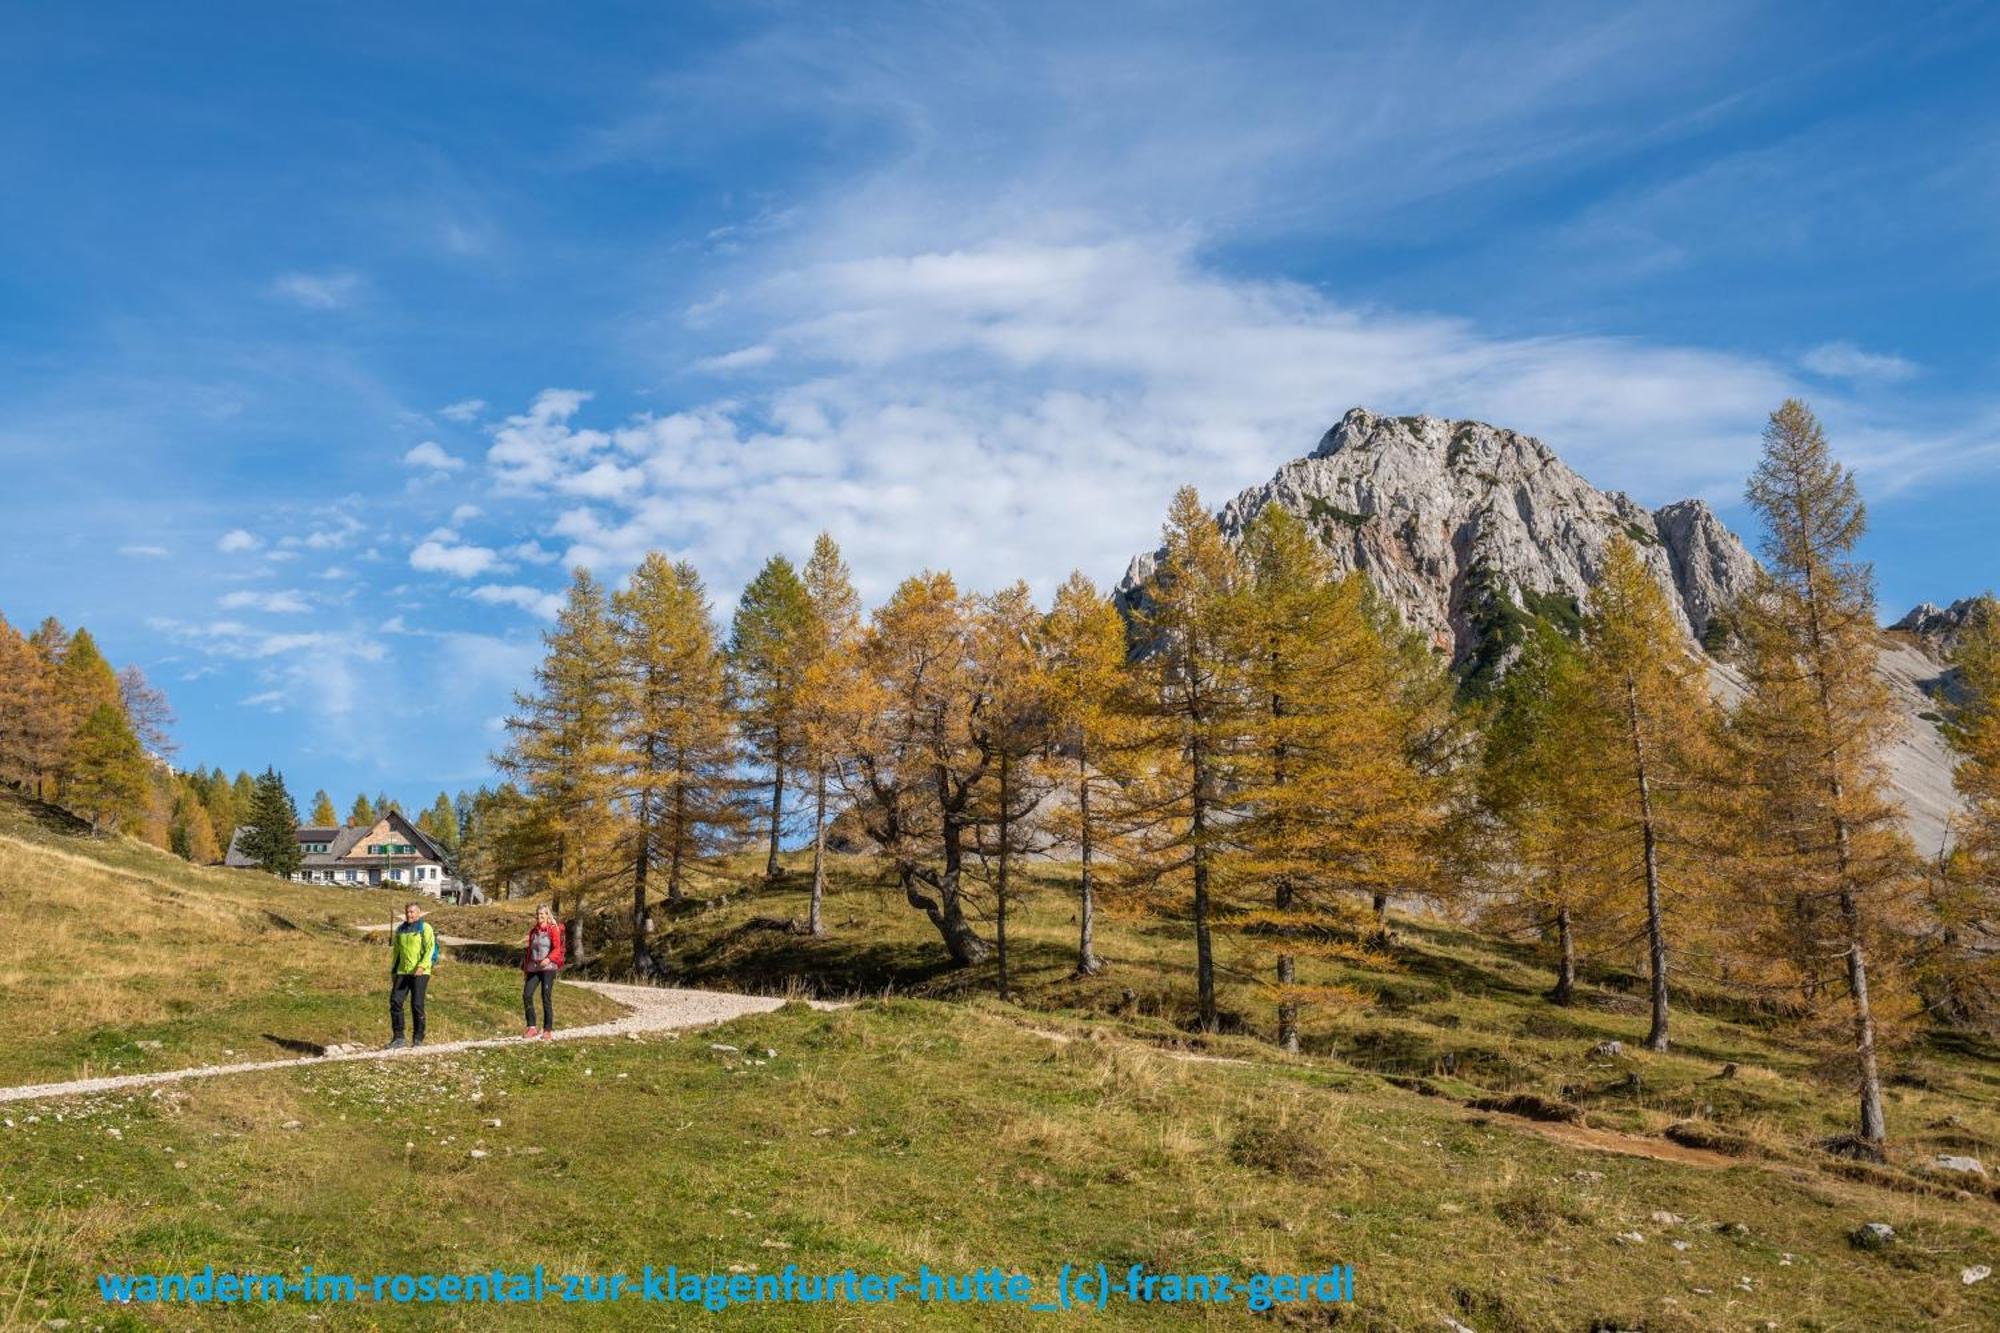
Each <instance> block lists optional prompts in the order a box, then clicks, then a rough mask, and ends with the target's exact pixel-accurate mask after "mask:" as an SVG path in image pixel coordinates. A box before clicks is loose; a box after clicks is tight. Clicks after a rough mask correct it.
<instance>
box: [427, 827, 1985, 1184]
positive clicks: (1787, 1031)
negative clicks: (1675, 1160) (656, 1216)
mask: <svg viewBox="0 0 2000 1333" xmlns="http://www.w3.org/2000/svg"><path fill="white" fill-rule="evenodd" d="M791 865H792V873H791V874H790V875H789V876H788V878H786V879H785V880H783V881H781V882H780V883H779V884H777V885H775V886H764V885H762V884H761V882H760V881H759V880H758V879H757V878H756V877H755V876H754V875H753V874H752V873H751V867H750V864H749V863H748V862H746V863H745V866H744V873H743V875H742V877H741V878H740V879H737V880H735V881H733V882H731V883H730V884H729V885H728V886H727V890H726V892H722V891H716V892H714V893H713V896H712V897H711V898H709V899H707V900H703V901H699V902H690V903H688V904H685V905H684V906H683V908H682V909H681V910H679V911H677V912H674V913H666V912H664V911H662V912H659V913H657V915H658V916H659V917H660V918H661V920H663V921H664V922H665V923H666V924H665V925H664V926H663V927H662V929H661V930H660V931H659V933H658V934H657V936H656V938H655V939H654V947H655V949H656V951H660V950H662V949H663V950H664V952H665V954H666V956H667V957H669V958H670V960H671V963H672V966H673V970H674V979H675V980H676V981H679V982H681V983H682V984H687V985H696V986H709V987H715V988H719V989H735V990H749V991H758V992H763V993H769V994H785V993H788V992H795V991H796V992H803V993H807V994H813V995H819V996H826V997H840V996H852V995H864V996H865V995H883V994H889V995H899V996H913V997H921V998H928V999H940V1000H962V999H966V998H973V997H990V996H993V995H994V994H995V991H996V989H997V967H996V964H995V962H994V961H991V960H989V961H988V962H986V963H984V964H982V965H980V966H977V967H970V968H954V967H951V966H949V965H948V962H947V960H946V958H945V956H944V953H943V950H942V949H941V947H940V946H939V943H938V939H937V935H936V932H935V931H934V930H933V929H932V928H931V926H930V925H929V923H928V921H927V920H926V919H925V918H924V917H923V915H922V914H921V913H919V912H917V911H914V910H913V909H911V908H910V907H908V906H907V905H906V904H905V903H904V901H903V899H902V897H901V895H900V894H898V893H896V892H895V891H893V890H892V889H890V888H888V887H887V886H886V882H885V879H884V876H883V874H882V872H881V870H880V868H879V867H877V866H875V865H873V864H872V863H870V862H868V861H866V860H864V859H860V858H843V859H842V860H841V861H840V862H839V864H838V866H837V868H836V870H835V872H834V874H833V876H832V890H831V892H830V894H829V897H828V901H827V909H826V918H827V921H828V923H829V927H830V931H829V934H828V935H827V936H826V937H824V938H822V939H813V938H811V937H810V936H807V935H804V934H802V933H792V932H790V931H787V930H784V929H782V928H781V927H783V926H785V925H786V924H787V923H797V922H803V921H804V919H805V915H806V900H807V895H806V885H805V879H804V875H803V873H802V869H803V865H804V863H803V861H802V860H797V859H795V860H794V861H793V862H792V863H791ZM1073 873H1074V872H1073V870H1072V869H1071V868H1070V867H1067V866H1061V865H1049V864H1043V865H1040V866H1038V867H1037V868H1036V869H1035V870H1033V871H1032V872H1031V873H1028V874H1025V875H1021V876H1018V877H1017V895H1016V897H1015V898H1014V901H1013V905H1012V906H1011V908H1010V911H1009V937H1010V942H1011V959H1010V968H1009V970H1010V974H1011V979H1012V990H1013V996H1014V999H1015V1001H1016V1003H1017V1005H1018V1006H1019V1007H1020V1008H1022V1009H1024V1010H1032V1011H1038V1012H1041V1013H1045V1014H1049V1015H1053V1016H1065V1017H1067V1018H1069V1019H1072V1020H1077V1021H1084V1022H1089V1023H1092V1024H1103V1025H1108V1026H1110V1027H1111V1028H1113V1029H1114V1030H1116V1031H1118V1032H1120V1033H1121V1034H1124V1035H1126V1036H1129V1037H1132V1038H1135V1039H1138V1040H1142V1041H1146V1042H1149V1043H1152V1044H1155V1045H1160V1046H1164V1047H1170V1048H1175V1049H1186V1050H1226V1051H1228V1052H1230V1053H1232V1054H1248V1055H1250V1056H1252V1057H1254V1058H1267V1057H1270V1056H1272V1055H1273V1054H1274V1053H1273V1052H1272V1051H1271V1050H1270V1049H1269V1045H1268V1043H1269V1041H1270V1039H1271V1037H1272V1036H1273V1027H1274V1025H1275V1014H1274V1000H1273V995H1272V992H1271V990H1270V989H1269V987H1268V986H1267V985H1266V983H1265V978H1267V977H1268V976H1269V975H1270V970H1271V969H1270V963H1269V959H1268V957H1267V956H1266V955H1264V954H1262V953H1260V952H1257V951H1256V950H1257V948H1258V947H1259V946H1256V945H1255V944H1254V942H1253V941H1251V940H1249V939H1246V938H1245V937H1242V936H1230V935H1228V934H1224V935H1221V936H1219V937H1218V942H1217V950H1218V958H1219V974H1218V975H1219V981H1218V993H1219V1002H1220V1007H1221V1009H1222V1011H1223V1014H1224V1019H1225V1028H1226V1029H1227V1030H1228V1031H1229V1032H1230V1033H1231V1035H1230V1036H1227V1037H1224V1038H1221V1039H1217V1038H1206V1037H1202V1036H1201V1035H1199V1034H1197V1033H1195V1032H1193V1031H1191V1030H1190V1029H1191V1028H1192V1025H1193V1018H1194V997H1193V990H1194V986H1193V975H1192V972H1193V969H1192V964H1193V950H1192V948H1191V947H1190V946H1189V945H1188V943H1187V937H1186V934H1185V932H1184V931H1183V930H1182V929H1181V928H1180V927H1179V926H1178V925H1177V924H1175V923H1172V922H1161V921H1153V920H1120V919H1118V917H1117V916H1116V914H1115V913H1114V914H1112V915H1111V917H1110V918H1109V919H1108V920H1107V919H1106V917H1105V916H1104V915H1100V918H1099V920H1100V926H1099V931H1098V951H1099V952H1100V953H1101V954H1102V955H1104V956H1105V957H1106V958H1107V959H1108V960H1109V962H1110V964H1111V965H1110V967H1109V968H1108V969H1107V970H1106V971H1105V972H1103V973H1101V974H1100V975H1098V976H1095V977H1090V978H1082V979H1079V978H1076V977H1075V976H1074V975H1073V972H1074V969H1075V960H1076V941H1075V930H1076V926H1075V907H1074V881H1073ZM532 910H533V905H532V904H530V903H526V902H516V903H502V904H497V905H495V906H493V907H482V908H470V909H445V910H444V911H443V913H442V914H441V917H442V919H443V920H445V921H446V922H447V924H448V928H450V929H452V930H455V931H462V932H464V933H468V934H471V933H475V932H487V933H491V934H492V935H493V936H494V937H495V938H506V939H512V938H514V937H515V936H516V935H518V934H519V933H520V932H521V931H522V930H524V929H525V925H524V923H525V922H526V921H527V920H528V919H529V917H530V915H531V914H532ZM624 930H625V925H624V923H623V921H622V920H621V919H620V917H619V914H618V913H617V912H616V911H611V912H609V913H607V915H606V916H605V917H604V918H602V919H599V920H592V921H591V922H590V923H589V924H588V928H587V934H588V936H589V938H590V939H592V940H594V941H596V944H595V946H594V949H593V953H594V955H595V957H596V958H597V959H598V965H597V966H596V967H595V968H594V969H593V970H595V971H596V972H598V973H599V974H601V975H604V976H606V977H609V978H612V979H622V978H623V976H624V970H625V968H626V963H627V959H628V957H629V949H630V946H629V943H628V937H624V936H622V935H621V934H620V932H622V931H624ZM989 933H990V932H989ZM1378 957H1379V961H1378V962H1375V963H1371V964H1370V965H1368V966H1359V965H1355V964H1348V963H1338V962H1333V961H1325V960H1315V959H1312V958H1306V959H1303V960H1302V961H1301V964H1300V966H1301V969H1302V972H1301V979H1302V980H1303V981H1305V982H1307V983H1314V984H1325V985H1329V986H1336V987H1339V988H1341V989H1343V990H1345V991H1346V992H1347V993H1349V994H1351V995H1353V996H1354V997H1356V998H1355V1001H1354V1002H1353V1003H1350V1004H1346V1005H1323V1006H1318V1007H1313V1008H1308V1009H1307V1010H1306V1013H1305V1016H1304V1020H1303V1024H1302V1029H1303V1031H1302V1037H1303V1046H1304V1049H1305V1053H1306V1054H1307V1055H1308V1056H1309V1057H1316V1058H1319V1059H1322V1060H1329V1061H1333V1062H1335V1063H1337V1064H1338V1065H1339V1066H1340V1067H1344V1068H1349V1069H1360V1070H1366V1071H1368V1072H1371V1073H1375V1074H1380V1075H1384V1076H1388V1077H1392V1078H1397V1079H1401V1080H1403V1081H1405V1082H1406V1083H1409V1084H1412V1085H1414V1084H1417V1083H1422V1084H1424V1085H1426V1086H1429V1087H1431V1088H1433V1089H1437V1090H1442V1091H1445V1092H1447V1093H1449V1094H1450V1095H1451V1096H1453V1097H1455V1098H1456V1099H1458V1100H1460V1101H1470V1100H1472V1099H1474V1098H1478V1097H1488V1096H1511V1095H1516V1094H1522V1093H1527V1094H1533V1095H1535V1096H1539V1097H1543V1098H1547V1099H1550V1100H1556V1101H1563V1102H1567V1103H1571V1104H1574V1105H1576V1106H1578V1107H1579V1108H1581V1110H1582V1111H1583V1113H1584V1119H1585V1123H1587V1124H1590V1125H1594V1126H1597V1127H1601V1128H1606V1129H1614V1130H1619V1131H1623V1132H1629V1133H1636V1134H1643V1135H1649V1136H1652V1137H1655V1138H1659V1137H1660V1136H1662V1135H1663V1134H1664V1132H1665V1131H1666V1130H1667V1128H1668V1127H1670V1126H1673V1125H1676V1124H1682V1123H1685V1122H1695V1127H1694V1129H1692V1130H1689V1131H1684V1132H1690V1133H1704V1132H1705V1133H1712V1134H1715V1135H1717V1136H1720V1137H1722V1138H1727V1139H1742V1140H1745V1141H1747V1145H1748V1147H1749V1148H1750V1149H1752V1150H1753V1151H1754V1153H1755V1155H1756V1156H1758V1157H1760V1158H1763V1159H1769V1160H1780V1161H1786V1162H1797V1163H1803V1164H1808V1165H1812V1166H1814V1167H1815V1168H1817V1167H1819V1166H1824V1165H1827V1164H1829V1162H1830V1159H1829V1158H1827V1156H1826V1154H1825V1153H1824V1151H1823V1150H1822V1147H1821V1145H1822V1144H1823V1143H1824V1142H1825V1141H1827V1140H1829V1139H1832V1138H1834V1137H1836V1136H1838V1135H1840V1134H1843V1133H1846V1132H1848V1131H1850V1130H1851V1129H1852V1122H1853V1120H1854V1117H1855V1108H1854V1104H1853V1096H1852V1094H1851V1092H1850V1091H1849V1090H1848V1087H1847V1086H1846V1084H1845V1083H1844V1082H1842V1081H1841V1076H1840V1075H1839V1072H1838V1070H1839V1060H1838V1056H1839V1047H1838V1045H1837V1044H1836V1045H1832V1046H1829V1045H1826V1044H1823V1043H1821V1042H1820V1041H1817V1040H1815V1039H1813V1035H1812V1034H1810V1033H1806V1032H1802V1031H1800V1030H1798V1029H1797V1028H1794V1027H1789V1026H1783V1025H1777V1024H1775V1023H1774V1020H1772V1019H1771V1018H1769V1017H1768V1016H1764V1015H1760V1014H1757V1013H1755V1012H1753V1011H1749V1010H1747V1009H1746V1008H1745V1007H1744V1006H1743V1005H1742V1004H1741V1003H1740V1002H1738V1001H1736V1000H1734V999H1733V998H1731V997H1728V996H1723V995H1719V994H1716V993H1713V992H1705V991H1701V990H1690V989H1686V988H1682V987H1677V988H1676V991H1675V1006H1676V1007H1675V1011H1674V1015H1673V1034H1674V1049H1673V1050H1672V1051H1671V1052H1670V1053H1667V1054H1660V1055H1655V1054H1650V1053H1648V1052H1645V1051H1644V1050H1642V1049H1641V1044H1642V1042H1643V1040H1644V1038H1645V1035H1646V1030H1647V1026H1648V1015H1647V1011H1646V1006H1645V1001H1644V984H1643V980H1642V978H1641V977H1640V976H1639V975H1638V974H1637V973H1636V972H1626V971H1621V970H1619V969H1616V968H1610V967H1600V968H1586V969H1585V974H1584V980H1585V983H1586V984H1584V985H1583V986H1582V987H1580V990H1579V994H1578V999H1577V1003H1576V1004H1574V1005H1573V1006H1570V1007H1567V1008H1559V1007H1557V1006H1554V1005H1552V1004H1550V1003H1548V1002H1547V1000H1546V999H1544V998H1543V997H1544V994H1545V993H1546V992H1547V991H1548V990H1549V988H1550V987H1551V986H1552V985H1553V983H1554V980H1555V978H1554V973H1553V972H1552V971H1551V969H1550V963H1551V961H1552V960H1551V959H1550V958H1549V957H1548V955H1547V954H1546V953H1545V952H1544V951H1543V950H1541V949H1539V948H1537V947H1536V946H1534V945H1532V944H1517V943H1509V942H1506V941H1500V940H1496V939H1494V938H1492V937H1490V936H1486V935H1482V934H1480V933H1477V932H1475V931H1473V930H1470V929H1467V928H1464V927H1460V926H1456V925H1452V924H1449V923H1445V922H1440V921H1436V920H1433V919H1428V918H1426V919H1399V920H1398V922H1397V940H1396V943H1395V945H1394V946H1393V947H1391V948H1389V949H1387V950H1383V951H1380V952H1379V954H1378ZM1604 1041H1618V1042H1621V1043H1622V1044H1623V1048H1624V1053H1623V1055H1622V1056H1621V1057H1619V1058H1615V1059H1605V1058H1600V1057H1598V1056H1596V1055H1594V1054H1593V1051H1594V1048H1595V1047H1596V1046H1597V1045H1598V1043H1600V1042H1604ZM1731 1064H1734V1065H1735V1066H1736V1067H1737V1072H1736V1073H1735V1074H1733V1075H1729V1076H1725V1069H1726V1067H1727V1066H1728V1065H1731ZM1634 1076H1636V1078H1637V1086H1636V1087H1634V1086H1632V1084H1631V1080H1632V1078H1633V1077H1634ZM1885 1077H1886V1079H1887V1082H1888V1087H1887V1092H1886V1095H1887V1100H1888V1111H1889V1118H1890V1131H1891V1135H1892V1138H1893V1142H1892V1148H1891V1158H1892V1164H1893V1166H1894V1168H1895V1169H1896V1170H1897V1171H1898V1172H1900V1173H1901V1174H1902V1175H1903V1176H1904V1177H1906V1178H1907V1179H1909V1180H1910V1182H1911V1183H1912V1184H1913V1185H1922V1184H1924V1183H1926V1182H1927V1181H1928V1180H1929V1178H1930V1173H1929V1172H1928V1170H1927V1167H1928V1165H1929V1163H1930V1161H1931V1159H1932V1158H1933V1157H1934V1156H1935V1155H1936V1154H1937V1153H1939V1152H1967V1151H1970V1152H1972V1153H1974V1154H1975V1155H1977V1154H1979V1153H1981V1152H1982V1151H1983V1152H1985V1153H1986V1155H1988V1156H1989V1157H1992V1158H1996V1159H2000V1052H1997V1051H1996V1050H1995V1048H1994V1046H1993V1044H1992V1043H1991V1042H1990V1041H1987V1040H1984V1039H1982V1038H1979V1037H1976V1036H1969V1035H1965V1034H1955V1035H1953V1036H1952V1037H1950V1038H1949V1039H1945V1038H1942V1037H1934V1038H1928V1039H1924V1040H1920V1041H1918V1042H1917V1043H1916V1044H1914V1045H1912V1046H1909V1047H1906V1048H1903V1049H1899V1050H1896V1051H1893V1052H1892V1053H1890V1054H1889V1055H1888V1056H1887V1057H1886V1063H1885ZM1995 1165H1996V1166H2000V1162H1996V1163H1995ZM1957 1183H1960V1184H1962V1183H1964V1182H1962V1181H1961V1182H1957Z"/></svg>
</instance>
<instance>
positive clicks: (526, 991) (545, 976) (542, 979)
mask: <svg viewBox="0 0 2000 1333" xmlns="http://www.w3.org/2000/svg"><path fill="white" fill-rule="evenodd" d="M536 986H540V987H541V988H542V1026H543V1027H544V1028H552V1027H554V1026H555V1025H556V1016H555V1011H554V1010H553V1009H551V1008H550V1007H549V996H550V995H551V994H552V993H553V992H554V991H555V988H556V974H555V973H554V972H553V971H548V972H530V973H528V974H527V977H526V978H525V979H524V980H523V981H522V982H521V1021H522V1022H523V1023H525V1024H527V1025H528V1026H529V1027H533V1026H534V1025H535V987H536Z"/></svg>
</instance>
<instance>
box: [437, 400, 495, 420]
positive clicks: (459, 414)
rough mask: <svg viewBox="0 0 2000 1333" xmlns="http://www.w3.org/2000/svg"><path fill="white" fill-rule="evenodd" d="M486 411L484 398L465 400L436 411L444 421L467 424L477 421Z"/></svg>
mask: <svg viewBox="0 0 2000 1333" xmlns="http://www.w3.org/2000/svg"><path fill="white" fill-rule="evenodd" d="M485 410H486V400H485V399H484V398H465V399H461V400H460V401H458V402H456V403H451V404H449V405H447V406H445V407H440V408H439V409H438V415H439V416H441V417H443V418H444V419H445V420H446V421H457V422H461V423H463V422H467V421H474V420H477V419H478V417H479V414H480V413H481V412H484V411H485Z"/></svg>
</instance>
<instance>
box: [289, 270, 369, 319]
mask: <svg viewBox="0 0 2000 1333" xmlns="http://www.w3.org/2000/svg"><path fill="white" fill-rule="evenodd" d="M365 287H366V280H365V279H364V278H363V277H362V276H361V275H360V274H359V273H349V272H335V273H281V274H279V275H278V276H277V277H276V278H274V279H273V280H272V282H271V289H270V290H271V295H273V296H275V297H277V298H279V299H281V300H285V301H290V302H292V303H293V304H295V305H302V306H304V307H306V308H307V309H308V310H339V309H341V308H343V307H345V306H350V305H353V304H354V303H355V302H356V301H357V300H359V299H360V297H361V295H362V292H363V290H364V289H365Z"/></svg>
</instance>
